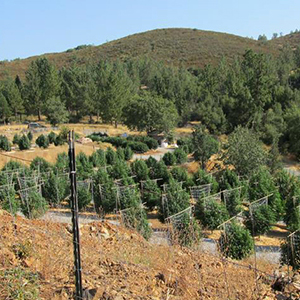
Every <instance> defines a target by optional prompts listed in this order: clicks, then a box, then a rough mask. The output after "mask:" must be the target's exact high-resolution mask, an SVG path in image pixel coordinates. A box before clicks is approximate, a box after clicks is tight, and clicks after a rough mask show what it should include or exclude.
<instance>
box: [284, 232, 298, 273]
mask: <svg viewBox="0 0 300 300" xmlns="http://www.w3.org/2000/svg"><path fill="white" fill-rule="evenodd" d="M280 248H281V257H280V262H281V263H282V264H285V265H289V266H292V268H293V270H299V269H300V232H296V233H294V235H293V237H289V238H287V239H286V240H285V242H283V243H282V244H281V246H280Z"/></svg>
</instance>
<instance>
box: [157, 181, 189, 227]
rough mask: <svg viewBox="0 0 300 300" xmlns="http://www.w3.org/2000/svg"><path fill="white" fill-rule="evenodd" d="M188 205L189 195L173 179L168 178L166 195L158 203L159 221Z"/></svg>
mask: <svg viewBox="0 0 300 300" xmlns="http://www.w3.org/2000/svg"><path fill="white" fill-rule="evenodd" d="M189 206H190V195H189V194H188V193H187V192H186V191H185V190H183V189H182V188H181V185H180V184H179V183H178V182H177V181H175V180H174V179H170V182H169V185H168V188H167V191H166V197H165V200H164V201H161V202H160V203H159V207H158V215H159V219H160V220H161V221H164V220H165V219H166V218H167V217H170V216H172V215H174V214H176V213H178V212H180V211H182V210H184V209H186V208H188V207H189Z"/></svg>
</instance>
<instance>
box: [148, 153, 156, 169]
mask: <svg viewBox="0 0 300 300" xmlns="http://www.w3.org/2000/svg"><path fill="white" fill-rule="evenodd" d="M146 164H147V166H148V168H149V169H153V168H155V167H156V166H157V164H158V161H157V160H156V159H155V158H153V157H152V156H150V157H149V158H148V159H147V160H146Z"/></svg>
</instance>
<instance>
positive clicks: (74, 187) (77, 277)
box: [69, 131, 83, 300]
mask: <svg viewBox="0 0 300 300" xmlns="http://www.w3.org/2000/svg"><path fill="white" fill-rule="evenodd" d="M74 140H75V138H74V131H70V132H69V167H70V182H71V186H70V187H71V210H72V225H73V246H74V259H75V260H74V267H75V286H76V295H75V300H82V299H83V289H82V278H81V260H80V240H79V226H78V200H77V184H76V160H75V146H74Z"/></svg>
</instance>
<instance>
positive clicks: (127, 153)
mask: <svg viewBox="0 0 300 300" xmlns="http://www.w3.org/2000/svg"><path fill="white" fill-rule="evenodd" d="M124 156H125V160H131V159H132V157H133V151H132V150H131V148H130V147H128V146H127V147H126V148H124Z"/></svg>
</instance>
